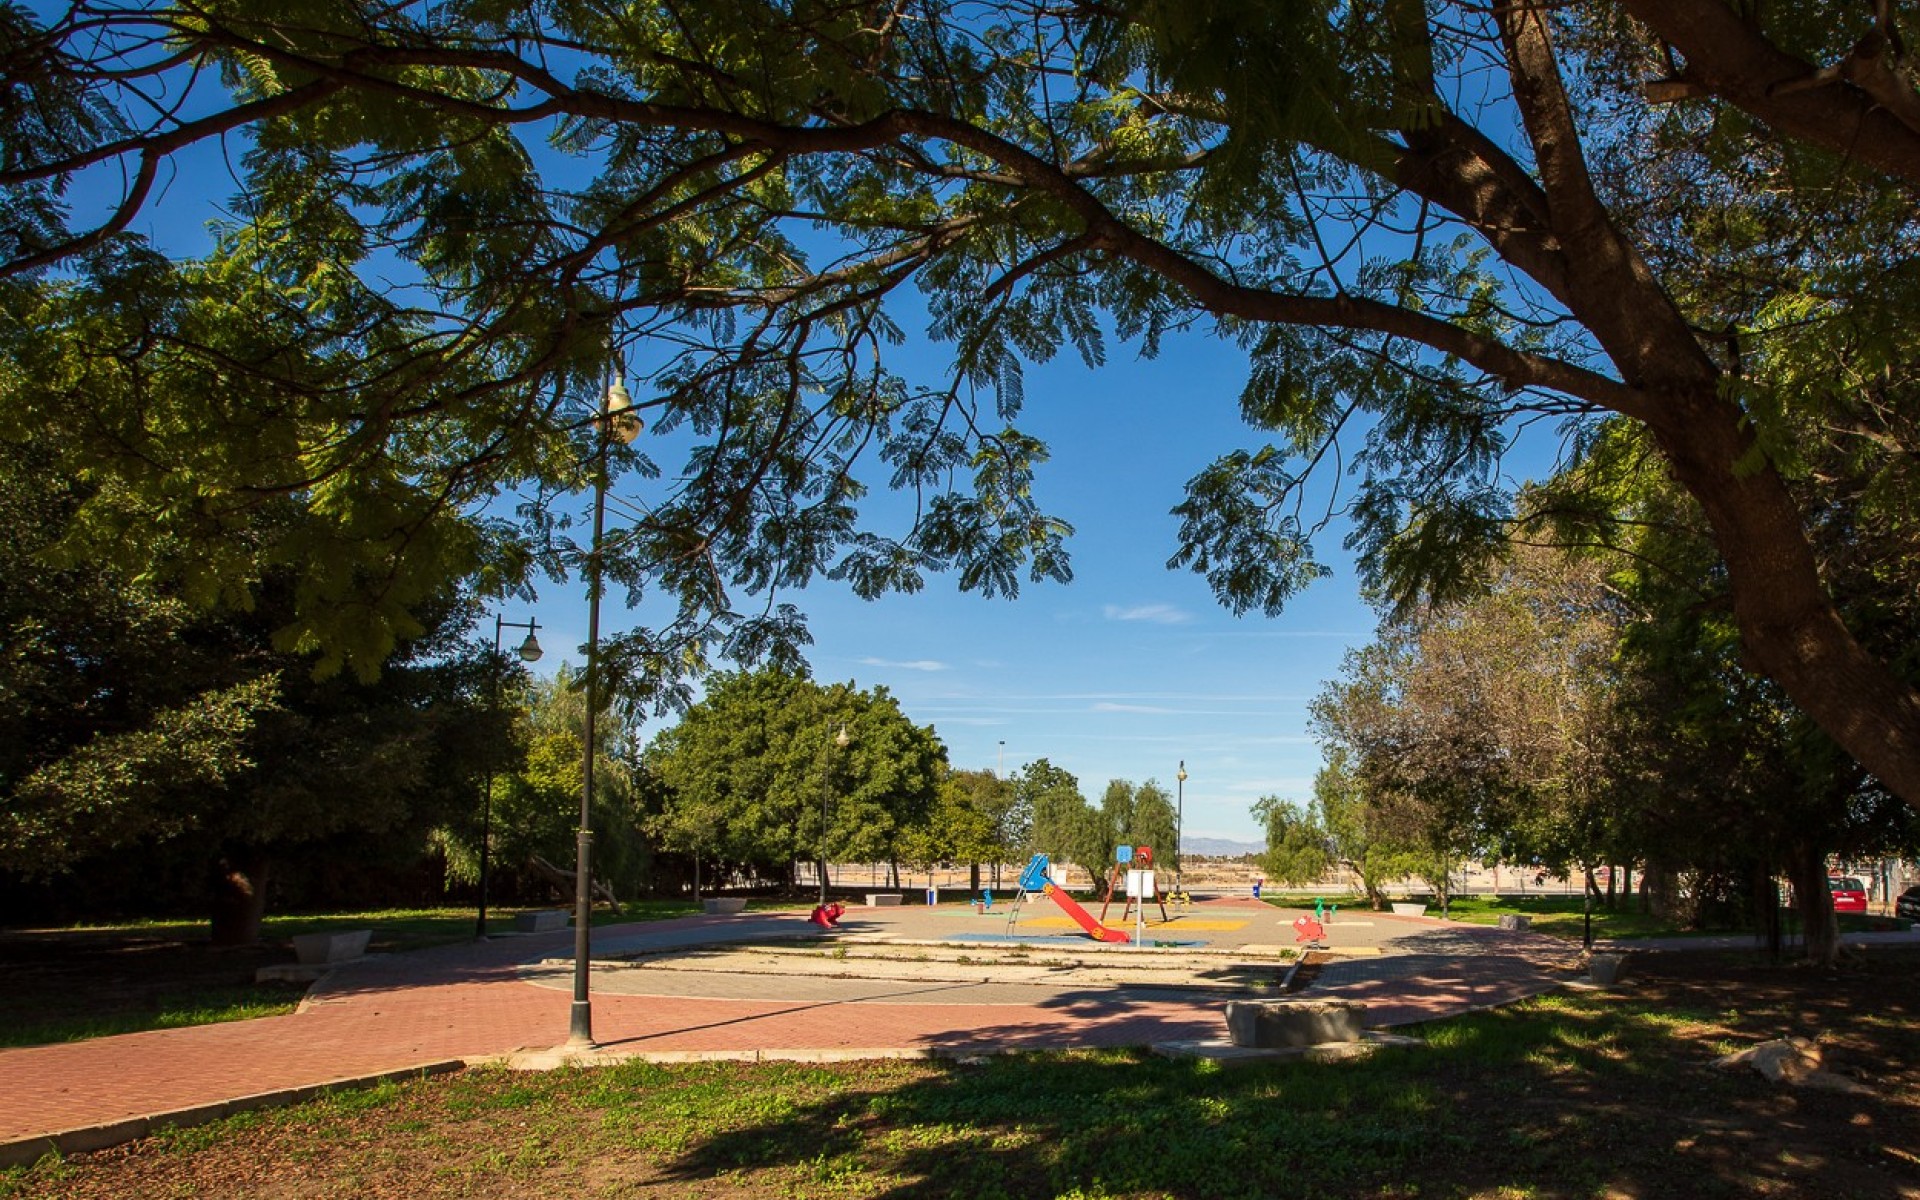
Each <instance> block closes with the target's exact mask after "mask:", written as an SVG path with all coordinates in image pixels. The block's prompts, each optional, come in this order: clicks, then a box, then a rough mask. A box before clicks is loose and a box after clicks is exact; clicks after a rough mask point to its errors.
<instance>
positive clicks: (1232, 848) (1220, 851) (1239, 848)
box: [1180, 837, 1267, 858]
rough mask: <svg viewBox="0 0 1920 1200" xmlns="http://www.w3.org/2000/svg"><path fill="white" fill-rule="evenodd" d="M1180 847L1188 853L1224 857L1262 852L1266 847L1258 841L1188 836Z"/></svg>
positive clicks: (1264, 851) (1236, 856)
mask: <svg viewBox="0 0 1920 1200" xmlns="http://www.w3.org/2000/svg"><path fill="white" fill-rule="evenodd" d="M1180 845H1181V848H1182V849H1183V850H1185V851H1186V852H1187V853H1188V854H1205V855H1213V856H1220V857H1226V858H1238V857H1240V856H1241V855H1242V854H1264V853H1266V849H1267V848H1266V847H1265V846H1264V845H1262V844H1261V843H1259V842H1236V841H1233V840H1231V839H1229V838H1210V837H1190V838H1187V839H1185V840H1184V841H1182V842H1181V844H1180Z"/></svg>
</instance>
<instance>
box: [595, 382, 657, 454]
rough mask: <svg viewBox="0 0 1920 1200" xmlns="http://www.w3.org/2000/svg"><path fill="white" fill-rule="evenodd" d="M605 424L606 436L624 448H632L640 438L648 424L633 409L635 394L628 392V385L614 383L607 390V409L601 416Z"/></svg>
mask: <svg viewBox="0 0 1920 1200" xmlns="http://www.w3.org/2000/svg"><path fill="white" fill-rule="evenodd" d="M601 420H602V421H603V422H604V423H605V424H604V425H603V429H604V430H605V432H606V435H607V436H608V437H610V438H612V439H613V440H614V441H616V442H619V443H620V444H621V445H622V446H630V445H632V444H633V440H634V439H635V438H637V437H639V436H640V433H641V431H642V430H644V429H645V428H646V427H647V423H646V422H645V421H642V420H641V419H640V413H639V412H638V411H637V410H636V409H635V408H634V407H633V394H632V393H631V392H629V391H627V385H626V384H624V383H621V382H619V381H618V380H616V381H614V384H613V386H612V387H610V388H608V389H607V407H606V410H605V412H604V413H603V414H602V416H601Z"/></svg>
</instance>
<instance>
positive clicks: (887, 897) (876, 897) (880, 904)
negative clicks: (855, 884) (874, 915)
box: [867, 892, 906, 908]
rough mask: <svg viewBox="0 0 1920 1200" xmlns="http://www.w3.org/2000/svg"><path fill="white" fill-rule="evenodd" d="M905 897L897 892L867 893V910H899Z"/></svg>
mask: <svg viewBox="0 0 1920 1200" xmlns="http://www.w3.org/2000/svg"><path fill="white" fill-rule="evenodd" d="M905 899H906V897H904V896H902V895H901V894H900V893H899V892H868V893H867V907H868V908H899V907H900V904H901V902H902V901H903V900H905Z"/></svg>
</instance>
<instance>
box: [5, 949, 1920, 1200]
mask: <svg viewBox="0 0 1920 1200" xmlns="http://www.w3.org/2000/svg"><path fill="white" fill-rule="evenodd" d="M1635 969H1636V971H1637V974H1636V975H1635V976H1634V978H1633V979H1632V980H1631V983H1630V984H1629V985H1628V986H1626V987H1623V988H1622V989H1620V990H1617V991H1613V992H1572V993H1565V994H1560V995H1555V996H1549V997H1544V998H1541V999H1538V1000H1535V1001H1530V1002H1528V1003H1525V1004H1521V1005H1517V1006H1514V1007H1512V1008H1509V1009H1505V1010H1501V1011H1498V1012H1493V1013H1487V1014H1482V1015H1478V1016H1474V1017H1470V1018H1465V1019H1461V1020H1457V1021H1451V1022H1445V1023H1440V1024H1436V1025H1433V1026H1430V1027H1428V1028H1427V1029H1425V1030H1424V1031H1422V1032H1424V1034H1425V1036H1426V1037H1427V1038H1428V1039H1429V1042H1430V1045H1429V1047H1428V1048H1426V1049H1422V1050H1415V1051H1407V1052H1401V1053H1396V1054H1391V1055H1382V1056H1378V1057H1376V1058H1374V1059H1372V1060H1370V1061H1367V1062H1361V1063H1349V1064H1335V1065H1325V1066H1308V1065H1294V1066H1281V1067H1251V1068H1238V1069H1230V1070H1222V1069H1220V1068H1216V1067H1210V1066H1204V1065H1197V1064H1192V1063H1175V1062H1166V1061H1162V1060H1159V1059H1155V1058H1151V1057H1148V1056H1145V1055H1137V1054H1126V1053H1085V1054H1067V1055H1023V1056H1018V1057H1007V1058H992V1059H987V1060H984V1061H981V1062H978V1063H975V1064H971V1065H958V1064H939V1063H917V1062H916V1063H904V1062H872V1063H851V1064H838V1065H831V1066H803V1065H791V1064H769V1065H762V1066H749V1065H743V1064H706V1065H688V1066H671V1067H665V1066H650V1065H646V1064H631V1065H628V1066H624V1067H618V1068H608V1069H602V1070H589V1071H563V1072H555V1073H552V1074H545V1075H518V1074H511V1073H508V1072H505V1071H498V1070H476V1071H467V1072H463V1073H460V1074H457V1075H453V1076H443V1077H439V1078H435V1079H429V1080H422V1081H418V1082H413V1083H409V1084H405V1085H399V1086H387V1087H382V1088H378V1089H375V1090H372V1091H369V1092H362V1093H352V1094H345V1095H340V1096H336V1097H332V1098H329V1099H327V1100H323V1101H320V1102H316V1103H313V1104H307V1105H303V1106H299V1107H296V1108H290V1109H284V1110H280V1111H276V1112H267V1113H255V1114H249V1115H247V1116H245V1117H241V1118H235V1119H233V1120H230V1121H226V1122H223V1123H220V1124H217V1125H212V1126H207V1127H203V1128H200V1129H193V1130H185V1131H178V1132H175V1133H172V1134H169V1135H166V1136H163V1137H160V1138H155V1139H151V1140H148V1141H145V1142H140V1143H135V1144H131V1145H128V1146H123V1147H119V1148H116V1149H113V1150H108V1151H103V1152H101V1153H99V1154H94V1155H86V1156H80V1157H76V1158H74V1159H72V1160H69V1161H67V1162H54V1161H48V1162H43V1163H42V1164H40V1165H39V1166H37V1167H35V1168H33V1169H31V1170H16V1171H14V1172H10V1173H4V1174H0V1196H7V1197H27V1196H31V1197H36V1198H42V1197H44V1198H46V1200H90V1198H96V1197H98V1198H107V1197H115V1198H117V1197H123V1196H140V1197H167V1196H193V1197H216V1198H217V1197H236V1198H238V1197H249V1198H251V1197H276V1198H280V1197H341V1198H349V1197H350V1198H352V1200H380V1198H383V1197H408V1198H413V1197H422V1198H428V1200H433V1198H439V1197H464V1196H487V1197H529V1198H531V1197H547V1196H554V1195H568V1196H575V1195H577V1196H583V1197H584V1196H594V1197H599V1196H623V1197H663V1198H664V1197H683V1196H687V1197H716V1198H728V1200H732V1198H752V1200H761V1198H769V1200H770V1198H773V1197H809V1196H818V1197H909V1196H915V1197H917V1196H927V1197H963V1198H981V1200H991V1198H993V1197H1007V1198H1013V1197H1021V1198H1025V1197H1043V1198H1044V1197H1052V1198H1070V1200H1093V1198H1095V1197H1181V1198H1186V1197H1263V1196H1274V1197H1290V1196H1301V1197H1306V1196H1318V1197H1333V1198H1344V1197H1355V1198H1358V1197H1420V1198H1422V1200H1430V1198H1434V1197H1484V1198H1488V1200H1496V1198H1497V1200H1520V1198H1523V1197H1524V1198H1558V1197H1567V1198H1574V1197H1580V1198H1587V1197H1592V1198H1601V1197H1606V1198H1623V1200H1624V1198H1629V1197H1630V1198H1633V1200H1652V1198H1656V1197H1676V1198H1679V1197H1686V1198H1689V1200H1691V1198H1695V1197H1747V1196H1808V1197H1819V1198H1821V1200H1839V1198H1857V1197H1858V1198H1873V1197H1889V1198H1893V1197H1899V1198H1903V1200H1914V1198H1916V1197H1920V990H1917V989H1916V987H1915V984H1916V980H1920V952H1916V951H1912V950H1905V949H1901V950H1876V951H1874V952H1872V953H1871V954H1869V955H1866V956H1862V957H1858V958H1852V959H1849V960H1848V961H1847V963H1846V964H1845V965H1844V966H1843V967H1842V968H1841V969H1840V970H1838V971H1832V972H1829V971H1819V970H1812V969H1808V968H1803V967H1777V966H1754V965H1751V964H1749V963H1743V962H1740V961H1738V960H1735V959H1732V958H1726V957H1718V956H1692V955H1689V956H1686V957H1674V956H1643V958H1640V959H1636V960H1635ZM1785 1034H1799V1035H1803V1036H1816V1037H1819V1038H1820V1039H1821V1041H1822V1042H1823V1044H1824V1046H1825V1048H1826V1053H1827V1060H1828V1065H1829V1066H1830V1067H1833V1068H1835V1069H1837V1070H1839V1071H1841V1072H1844V1073H1846V1074H1848V1075H1851V1076H1852V1077H1853V1078H1855V1079H1856V1080H1858V1081H1860V1082H1861V1083H1864V1084H1865V1085H1867V1087H1868V1088H1869V1089H1870V1093H1869V1094H1866V1095H1843V1094H1837V1093H1832V1092H1815V1091H1795V1090H1792V1089H1788V1088H1783V1087H1780V1086H1778V1085H1774V1084H1771V1083H1768V1082H1766V1081H1764V1080H1763V1079H1761V1078H1760V1077H1759V1076H1758V1075H1756V1074H1753V1073H1751V1072H1748V1071H1741V1072H1739V1073H1728V1072H1723V1071H1718V1070H1715V1069H1713V1068H1712V1067H1711V1066H1709V1063H1710V1062H1711V1061H1712V1059H1713V1058H1714V1057H1715V1056H1716V1055H1718V1054H1720V1053H1722V1052H1724V1051H1726V1050H1729V1049H1733V1048H1737V1047H1740V1046H1743V1045H1749V1044H1752V1043H1754V1042H1756V1041H1760V1040H1764V1039H1768V1038H1773V1037H1777V1036H1781V1035H1785Z"/></svg>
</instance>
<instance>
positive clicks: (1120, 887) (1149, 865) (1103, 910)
mask: <svg viewBox="0 0 1920 1200" xmlns="http://www.w3.org/2000/svg"><path fill="white" fill-rule="evenodd" d="M1129 866H1132V867H1135V868H1137V869H1139V870H1142V871H1150V870H1152V869H1153V847H1152V846H1135V847H1134V848H1133V856H1132V858H1131V859H1130V860H1128V861H1125V862H1116V863H1114V864H1113V866H1112V868H1111V869H1109V870H1108V871H1107V894H1106V895H1104V896H1102V897H1101V898H1100V919H1101V920H1102V921H1105V920H1106V919H1107V908H1108V906H1109V905H1111V904H1112V903H1113V897H1114V895H1115V894H1116V893H1117V894H1119V895H1120V896H1121V897H1123V898H1124V903H1123V904H1122V906H1121V909H1120V920H1121V921H1122V922H1124V921H1126V919H1127V918H1128V917H1130V916H1132V915H1133V897H1132V896H1129V895H1127V868H1128V867H1129ZM1153 899H1154V902H1155V903H1157V904H1158V905H1159V906H1160V919H1161V920H1162V921H1168V920H1171V919H1172V918H1170V917H1168V916H1167V894H1166V893H1165V892H1163V891H1161V890H1160V880H1159V877H1158V876H1156V877H1155V878H1154V882H1153ZM1146 906H1147V902H1146V901H1145V900H1142V901H1140V907H1141V908H1143V909H1144V908H1146Z"/></svg>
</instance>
